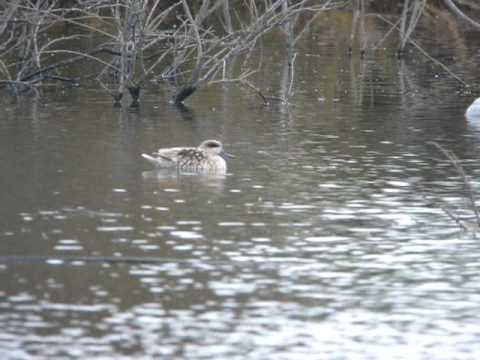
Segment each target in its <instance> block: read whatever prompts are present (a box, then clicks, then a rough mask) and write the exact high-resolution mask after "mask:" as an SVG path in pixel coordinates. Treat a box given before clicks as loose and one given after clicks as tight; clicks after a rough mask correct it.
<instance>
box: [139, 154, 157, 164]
mask: <svg viewBox="0 0 480 360" xmlns="http://www.w3.org/2000/svg"><path fill="white" fill-rule="evenodd" d="M142 157H143V158H144V159H145V160H147V161H148V162H149V163H151V164H153V165H157V164H158V161H157V159H155V158H154V157H153V156H150V155H147V154H142Z"/></svg>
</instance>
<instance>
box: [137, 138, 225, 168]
mask: <svg viewBox="0 0 480 360" xmlns="http://www.w3.org/2000/svg"><path fill="white" fill-rule="evenodd" d="M223 156H229V157H231V155H230V154H227V153H225V152H224V151H223V145H222V143H221V142H220V141H217V140H205V141H204V142H202V143H201V144H200V145H199V146H198V147H197V148H194V147H173V148H165V149H159V150H158V151H157V152H155V153H153V154H152V155H147V154H142V157H143V158H145V159H146V160H147V161H149V162H150V163H151V164H153V165H154V166H155V167H156V168H177V169H178V170H180V171H186V172H205V171H207V172H226V171H227V163H226V161H225V159H224V158H223Z"/></svg>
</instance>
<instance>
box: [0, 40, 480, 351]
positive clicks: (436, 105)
mask: <svg viewBox="0 0 480 360" xmlns="http://www.w3.org/2000/svg"><path fill="white" fill-rule="evenodd" d="M346 33H349V32H346ZM326 36H327V37H328V35H326ZM309 46H312V45H311V44H310V45H309ZM317 50H318V49H316V48H315V49H312V51H311V52H312V54H313V53H314V51H317ZM327 50H331V49H330V48H327ZM451 51H452V52H454V51H455V49H453V50H451ZM312 59H314V60H315V61H313V60H312ZM297 61H298V66H299V67H298V69H299V70H298V74H297V75H298V82H299V84H301V89H300V90H299V91H298V93H297V98H296V103H297V106H296V107H293V108H291V109H285V108H282V107H281V106H279V107H278V108H277V107H272V108H263V107H261V106H258V105H256V102H255V99H254V98H250V97H249V96H250V95H249V94H247V93H243V92H241V91H242V90H238V89H231V88H224V89H221V91H222V94H223V95H224V96H223V97H222V99H219V97H218V91H219V90H218V89H213V90H205V91H203V92H200V93H199V94H198V95H196V96H195V97H194V98H192V100H191V107H192V109H194V111H192V112H189V113H188V114H186V113H182V114H179V113H177V112H176V111H175V110H174V109H172V108H171V107H169V106H168V104H167V103H166V102H165V103H164V104H162V103H160V104H159V96H158V94H154V93H147V94H146V96H145V102H144V104H143V106H142V109H141V110H140V112H139V113H130V112H122V111H121V110H115V109H111V108H110V107H108V106H107V105H106V104H107V100H108V99H106V98H104V99H105V101H103V100H102V99H101V101H99V100H98V98H99V97H101V96H99V94H98V92H97V91H96V90H94V89H92V90H91V93H88V92H87V94H75V93H74V90H72V92H71V93H67V94H63V95H62V94H60V95H58V94H51V95H49V96H47V99H48V101H45V103H43V102H38V101H37V100H35V99H32V101H31V103H30V104H28V105H29V106H18V107H16V106H15V104H12V103H9V104H4V105H5V108H6V109H7V110H6V111H5V113H3V114H0V118H1V120H2V121H0V126H1V130H2V131H1V132H0V150H1V151H0V162H1V165H2V168H3V169H9V170H8V171H5V172H3V173H2V177H1V178H0V182H1V183H0V185H1V186H2V188H3V189H8V191H5V193H4V200H3V204H2V207H1V208H0V212H1V214H0V215H1V216H0V223H1V225H2V226H1V233H0V239H1V241H0V247H1V254H2V256H7V255H20V256H22V255H24V256H26V255H29V256H36V255H42V256H45V255H50V256H51V258H50V259H48V260H47V259H45V258H41V259H37V260H36V261H33V260H34V259H33V258H24V259H23V260H22V259H21V258H17V259H16V260H12V259H10V260H8V261H7V260H6V259H5V258H2V259H3V260H5V261H4V262H3V263H1V264H0V284H2V286H1V287H0V326H1V328H2V332H1V333H0V350H2V351H1V352H2V354H4V355H3V356H4V358H6V359H30V358H35V357H37V358H49V359H55V358H59V359H60V358H106V359H107V358H108V359H121V358H131V357H137V358H141V357H143V358H169V359H185V358H188V359H197V358H198V359H225V358H226V357H232V358H238V359H302V360H303V359H319V358H328V359H341V358H352V359H384V358H385V353H386V352H387V351H388V353H387V354H388V357H389V358H391V359H433V358H434V359H471V358H475V356H474V355H475V354H478V353H480V346H479V345H478V344H479V343H480V342H479V341H478V339H479V338H480V326H479V325H478V324H479V323H480V321H479V320H480V319H479V315H478V314H479V313H480V312H479V311H478V310H479V306H478V304H479V303H480V285H479V284H480V281H479V280H480V278H479V275H478V274H480V261H479V260H478V259H479V258H480V257H479V252H480V245H479V243H478V241H477V240H476V239H475V238H474V237H473V236H472V234H469V233H464V232H460V231H459V228H458V227H457V225H456V224H455V223H454V222H452V221H451V220H450V219H449V218H448V217H447V216H446V214H445V213H444V211H442V209H441V208H440V206H439V205H441V204H442V205H444V206H449V207H451V209H453V210H455V211H456V212H458V213H459V214H460V215H462V216H472V214H471V213H470V212H469V211H468V207H467V206H466V205H465V201H464V197H463V195H462V188H461V186H462V182H461V179H459V178H458V176H457V175H456V173H455V171H453V170H452V168H451V166H450V165H449V164H448V163H447V162H445V160H444V159H442V156H441V154H439V153H438V152H437V151H436V150H435V148H434V147H432V146H431V145H428V142H429V141H432V140H436V141H439V142H441V143H442V144H444V145H445V146H447V147H448V148H449V149H452V150H453V151H455V152H456V154H457V155H458V156H459V157H460V158H461V159H465V160H464V161H463V164H464V166H465V168H466V170H467V171H468V173H469V174H478V172H479V171H480V168H479V167H478V161H477V159H478V154H479V151H478V149H479V145H480V142H479V140H480V137H479V136H478V131H477V130H478V129H475V128H474V127H473V126H472V125H471V124H468V123H466V122H465V120H464V119H463V117H462V116H463V111H462V109H461V107H460V106H459V103H460V102H462V101H464V99H462V98H460V97H459V96H457V97H455V96H454V95H452V90H451V89H452V87H453V86H454V85H453V84H452V83H451V82H449V80H447V79H442V81H441V82H438V81H437V82H435V87H434V90H432V89H431V88H432V87H431V86H430V85H431V82H432V81H436V80H432V77H431V76H430V75H431V70H425V69H423V70H422V69H420V70H419V68H416V67H415V66H414V65H411V64H407V65H408V66H405V65H406V64H403V65H402V66H400V67H401V69H397V70H401V74H402V76H404V77H405V78H403V80H405V81H406V82H407V83H402V81H400V80H402V79H398V78H397V76H398V74H397V72H396V71H393V70H391V69H390V68H391V67H393V68H395V67H397V66H399V65H398V64H396V63H395V61H396V60H395V61H394V60H392V58H390V57H388V58H379V59H376V60H375V61H370V60H369V61H366V62H364V63H362V64H357V61H358V59H356V58H353V59H349V58H348V57H343V56H342V58H341V59H340V60H339V59H338V58H335V56H334V55H329V52H328V51H326V52H322V55H321V56H318V57H317V56H315V57H314V56H308V57H304V58H302V56H301V55H299V57H298V60H297ZM278 63H279V64H281V61H279V62H278ZM385 63H387V64H388V66H387V67H386V66H384V65H385ZM332 64H335V66H336V67H335V68H334V69H335V70H336V71H337V70H338V74H336V76H337V78H333V81H329V79H331V77H332V76H333V75H332V74H333V73H334V72H333V71H330V70H331V69H332ZM360 65H361V70H360V69H357V66H360ZM279 66H280V65H279ZM418 66H419V67H420V65H418ZM276 70H278V69H276V68H273V69H271V73H268V74H267V75H268V81H272V83H273V82H274V80H275V79H276V74H277V71H276ZM313 70H315V71H313ZM358 71H362V72H361V74H362V76H363V81H360V80H359V79H360V73H359V72H358ZM464 71H465V74H466V75H468V73H467V72H468V67H466V68H465V69H464ZM312 74H317V75H315V76H314V75H312ZM469 76H473V75H469ZM415 78H417V79H419V80H421V81H422V82H425V83H426V84H423V83H422V82H420V81H419V82H415V81H414V79H415ZM352 79H353V80H352ZM403 87H409V89H410V90H411V91H406V90H405V88H403ZM2 101H4V102H5V101H6V100H5V99H3V100H2ZM465 103H466V101H465ZM24 105H26V104H24ZM159 108H161V110H162V111H159ZM187 115H188V116H187ZM205 138H219V139H221V140H222V141H223V142H224V144H225V145H226V148H227V150H228V151H229V152H232V153H234V154H235V155H236V159H234V160H233V161H231V162H230V163H229V174H227V176H221V177H217V176H215V177H211V176H205V175H202V176H192V175H188V174H177V173H175V172H174V173H172V172H167V173H164V172H158V171H151V169H149V167H148V164H144V163H143V162H142V160H141V158H140V154H141V153H142V152H148V151H151V150H154V149H156V148H158V147H160V146H173V145H194V144H197V143H199V142H200V141H201V140H203V139H205ZM473 180H474V181H473V182H472V184H473V186H474V190H475V192H476V193H478V182H476V181H475V179H473ZM82 256H93V257H94V256H112V257H115V258H122V257H123V258H130V257H142V256H143V257H149V258H153V259H155V260H156V261H153V262H151V263H149V264H143V265H142V264H139V263H137V262H131V263H128V262H126V263H118V262H115V263H113V262H108V261H104V262H98V263H95V262H93V263H92V262H90V261H87V260H88V259H87V260H86V259H82ZM0 258H1V257H0ZM5 356H6V357H5Z"/></svg>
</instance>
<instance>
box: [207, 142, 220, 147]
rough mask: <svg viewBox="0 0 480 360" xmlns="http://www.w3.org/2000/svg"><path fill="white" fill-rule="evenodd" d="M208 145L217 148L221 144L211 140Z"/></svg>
mask: <svg viewBox="0 0 480 360" xmlns="http://www.w3.org/2000/svg"><path fill="white" fill-rule="evenodd" d="M207 146H208V147H209V148H216V147H219V146H220V145H218V144H217V143H214V142H211V143H208V145H207Z"/></svg>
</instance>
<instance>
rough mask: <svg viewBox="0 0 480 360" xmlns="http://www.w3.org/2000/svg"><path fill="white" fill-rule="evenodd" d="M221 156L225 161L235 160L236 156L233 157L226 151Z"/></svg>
mask: <svg viewBox="0 0 480 360" xmlns="http://www.w3.org/2000/svg"><path fill="white" fill-rule="evenodd" d="M220 156H221V157H222V158H224V159H225V160H228V159H233V158H235V156H233V155H232V154H229V153H227V152H226V151H223V150H222V152H221V153H220Z"/></svg>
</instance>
